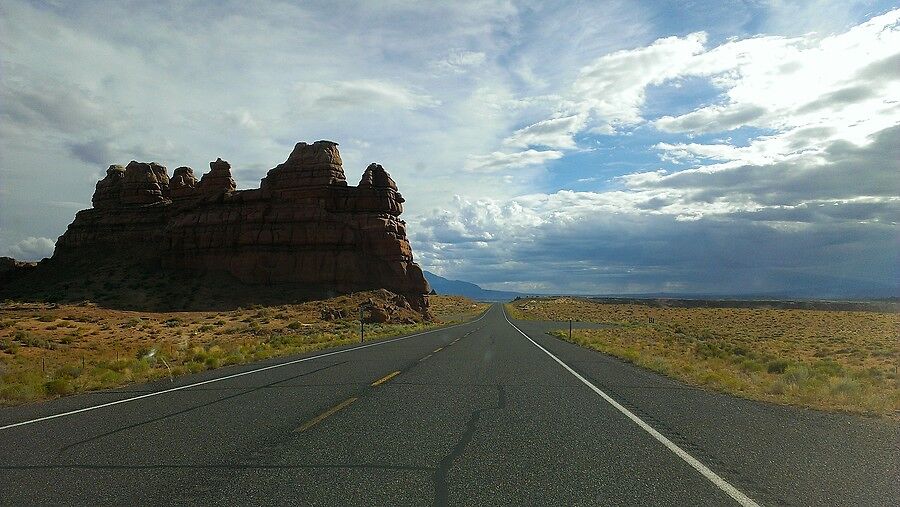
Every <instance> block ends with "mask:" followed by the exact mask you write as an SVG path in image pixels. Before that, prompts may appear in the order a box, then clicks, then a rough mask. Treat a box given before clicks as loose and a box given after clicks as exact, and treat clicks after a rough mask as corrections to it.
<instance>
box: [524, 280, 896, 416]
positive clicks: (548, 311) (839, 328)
mask: <svg viewBox="0 0 900 507" xmlns="http://www.w3.org/2000/svg"><path fill="white" fill-rule="evenodd" d="M507 308H508V309H509V311H510V313H511V314H512V315H513V316H514V317H516V318H527V319H539V320H568V319H573V320H580V321H588V322H606V323H614V324H618V326H617V327H613V328H609V329H584V330H576V331H575V332H574V333H573V335H572V341H573V342H575V343H577V344H579V345H582V346H585V347H590V348H593V349H596V350H599V351H601V352H604V353H607V354H610V355H613V356H616V357H620V358H622V359H625V360H627V361H630V362H632V363H635V364H637V365H639V366H643V367H646V368H649V369H652V370H655V371H658V372H661V373H664V374H667V375H669V376H672V377H675V378H678V379H680V380H683V381H686V382H688V383H690V384H694V385H700V386H706V387H710V388H714V389H717V390H721V391H724V392H728V393H731V394H736V395H739V396H743V397H747V398H753V399H758V400H765V401H771V402H776V403H784V404H791V405H798V406H804V407H809V408H816V409H823V410H839V411H847V412H854V413H863V414H871V415H882V416H890V417H897V416H898V415H900V379H898V374H897V369H898V362H900V342H898V330H900V314H897V313H881V312H860V311H853V312H850V311H820V310H776V309H763V308H759V309H749V308H659V307H651V306H645V305H639V304H599V303H596V302H591V301H587V300H582V299H575V298H556V299H532V300H523V301H517V302H515V303H513V304H509V305H507ZM651 318H652V319H653V320H654V323H650V319H651ZM554 334H555V335H556V336H558V337H560V338H563V339H568V332H567V331H566V332H562V331H559V332H556V333H554Z"/></svg>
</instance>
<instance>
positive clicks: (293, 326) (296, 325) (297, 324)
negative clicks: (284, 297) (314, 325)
mask: <svg viewBox="0 0 900 507" xmlns="http://www.w3.org/2000/svg"><path fill="white" fill-rule="evenodd" d="M287 327H288V329H300V328H301V327H303V324H302V323H301V322H298V321H296V320H295V321H294V322H291V323H290V324H288V325H287Z"/></svg>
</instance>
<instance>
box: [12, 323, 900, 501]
mask: <svg viewBox="0 0 900 507" xmlns="http://www.w3.org/2000/svg"><path fill="white" fill-rule="evenodd" d="M550 328H553V324H548V323H536V322H518V321H513V322H510V321H508V320H507V317H506V316H505V315H504V313H503V310H502V307H501V306H499V305H495V306H494V307H492V308H491V309H490V310H489V311H488V312H487V313H486V314H485V315H484V316H483V317H482V318H480V319H478V320H476V321H474V322H471V323H467V324H463V325H459V326H456V327H452V328H445V329H441V330H436V331H432V332H427V333H421V334H418V335H413V336H409V337H403V338H400V339H394V340H387V341H383V342H373V343H368V344H365V345H363V346H356V347H347V348H344V349H338V350H333V351H329V352H325V353H317V354H312V355H309V356H303V357H294V358H287V359H284V358H283V359H280V360H277V361H270V362H266V363H261V364H260V363H257V364H253V365H244V366H239V367H230V368H225V369H220V370H216V371H211V372H205V373H203V374H199V375H192V376H188V377H182V378H179V379H176V381H175V383H174V384H172V383H169V382H160V383H155V384H152V385H143V386H135V387H132V388H129V389H123V390H117V391H112V392H103V393H95V394H86V395H80V396H75V397H70V398H66V399H60V400H56V401H53V402H49V403H42V404H35V405H29V406H23V407H15V408H8V409H3V410H2V411H0V503H2V504H4V505H28V504H85V503H92V504H97V503H99V504H134V503H139V504H146V503H164V504H170V503H185V504H187V503H190V504H196V503H225V504H248V503H254V504H255V503H267V504H268V503H288V502H291V503H301V504H313V505H357V504H365V505H377V504H394V505H398V504H399V505H409V504H412V505H429V504H435V505H495V504H506V505H522V504H529V505H559V504H563V505H636V504H639V505H686V504H693V505H729V504H741V503H742V504H744V505H753V504H754V503H758V504H801V505H813V504H857V505H881V504H884V505H896V504H898V503H900V502H898V500H900V492H898V486H897V484H898V468H897V464H896V461H897V460H896V456H897V455H898V448H897V446H898V441H900V438H898V435H900V432H898V427H897V425H896V424H895V423H892V422H886V421H878V420H868V419H862V418H857V417H850V416H841V415H829V414H823V413H818V412H811V411H804V410H797V409H791V408H785V407H776V406H770V405H766V404H761V403H756V402H752V401H746V400H740V399H735V398H731V397H728V396H724V395H720V394H716V393H712V392H709V391H705V390H701V389H694V388H690V387H687V386H684V385H683V384H679V383H677V382H674V381H672V380H670V379H666V378H664V377H661V376H659V375H655V374H652V373H649V372H647V371H645V370H641V369H638V368H634V367H633V366H630V365H628V364H625V363H622V362H620V361H618V360H615V359H612V358H609V357H607V356H604V355H602V354H598V353H596V352H592V351H589V350H585V349H582V348H579V347H576V346H574V345H571V344H568V343H565V342H561V341H558V340H556V339H554V338H551V337H549V336H548V335H546V334H545V331H546V330H547V329H550Z"/></svg>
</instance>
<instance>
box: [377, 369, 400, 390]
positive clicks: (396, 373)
mask: <svg viewBox="0 0 900 507" xmlns="http://www.w3.org/2000/svg"><path fill="white" fill-rule="evenodd" d="M397 375H400V372H399V371H393V372H391V373H388V374H387V375H385V376H383V377H381V378H380V379H378V380H376V381H375V382H372V387H378V386H380V385H381V384H384V383H385V382H387V381H388V380H391V379H392V378H394V377H396V376H397Z"/></svg>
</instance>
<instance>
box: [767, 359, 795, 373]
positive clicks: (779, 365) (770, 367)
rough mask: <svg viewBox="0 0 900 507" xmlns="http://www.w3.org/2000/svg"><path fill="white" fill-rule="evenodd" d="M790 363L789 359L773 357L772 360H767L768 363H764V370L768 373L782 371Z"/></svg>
mask: <svg viewBox="0 0 900 507" xmlns="http://www.w3.org/2000/svg"><path fill="white" fill-rule="evenodd" d="M790 365H791V363H790V361H786V360H784V359H775V360H773V361H769V364H767V365H766V371H767V372H769V373H784V372H785V370H787V368H788V366H790Z"/></svg>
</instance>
